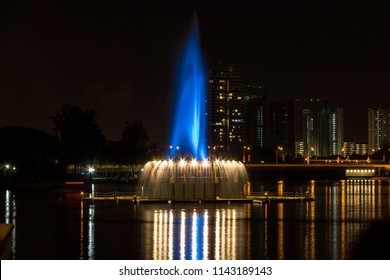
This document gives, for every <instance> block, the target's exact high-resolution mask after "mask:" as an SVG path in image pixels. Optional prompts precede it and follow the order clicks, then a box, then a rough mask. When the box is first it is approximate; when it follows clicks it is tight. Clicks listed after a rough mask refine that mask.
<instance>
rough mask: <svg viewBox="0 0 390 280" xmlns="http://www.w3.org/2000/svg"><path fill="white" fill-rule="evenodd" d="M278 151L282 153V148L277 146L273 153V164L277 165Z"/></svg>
mask: <svg viewBox="0 0 390 280" xmlns="http://www.w3.org/2000/svg"><path fill="white" fill-rule="evenodd" d="M279 151H280V152H282V153H283V147H281V146H278V147H277V148H276V151H275V162H276V164H278V154H279Z"/></svg>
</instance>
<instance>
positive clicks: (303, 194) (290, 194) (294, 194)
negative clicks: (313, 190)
mask: <svg viewBox="0 0 390 280" xmlns="http://www.w3.org/2000/svg"><path fill="white" fill-rule="evenodd" d="M309 195H310V194H309V192H283V193H278V192H268V191H264V192H251V194H250V196H265V197H267V196H270V197H271V196H279V197H282V198H283V197H309Z"/></svg>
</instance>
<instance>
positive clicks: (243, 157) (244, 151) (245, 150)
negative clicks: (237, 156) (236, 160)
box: [242, 146, 251, 163]
mask: <svg viewBox="0 0 390 280" xmlns="http://www.w3.org/2000/svg"><path fill="white" fill-rule="evenodd" d="M250 150H251V148H250V147H249V146H244V148H243V150H242V162H243V163H245V162H246V156H247V155H248V162H250V161H251V155H250V154H249V151H250ZM247 151H248V153H247Z"/></svg>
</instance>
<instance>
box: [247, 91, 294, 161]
mask: <svg viewBox="0 0 390 280" xmlns="http://www.w3.org/2000/svg"><path fill="white" fill-rule="evenodd" d="M268 90H269V89H268V88H266V87H259V86H249V85H246V86H245V87H244V94H245V98H244V100H245V105H246V118H245V120H246V130H247V134H246V144H247V145H248V146H250V147H252V148H256V149H257V150H259V149H268V150H269V151H274V152H275V153H276V152H277V153H279V154H280V156H283V157H284V156H286V155H288V156H290V157H294V156H295V104H294V101H289V100H269V99H268Z"/></svg>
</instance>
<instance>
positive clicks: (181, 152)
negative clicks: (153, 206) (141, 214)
mask: <svg viewBox="0 0 390 280" xmlns="http://www.w3.org/2000/svg"><path fill="white" fill-rule="evenodd" d="M179 61H180V63H179V67H178V73H177V75H176V76H177V83H176V98H175V102H176V104H175V110H174V116H173V117H174V118H173V121H172V124H173V129H172V134H171V143H172V145H171V149H170V153H169V158H168V159H160V160H154V161H150V162H148V163H146V165H145V166H144V170H143V172H142V173H141V176H140V179H139V183H138V194H139V195H140V196H142V197H144V198H147V199H150V200H165V201H171V202H172V201H202V200H216V199H218V198H241V197H245V196H246V195H247V194H248V189H249V182H248V175H247V172H246V169H245V167H244V165H243V164H242V163H241V162H239V161H232V160H215V159H213V160H210V159H209V158H208V153H207V145H206V142H207V75H206V70H205V66H204V65H205V64H204V61H203V57H202V53H201V48H200V40H199V30H198V23H197V20H196V18H195V19H194V22H193V25H192V29H191V32H190V34H189V37H188V40H187V43H186V45H185V47H184V51H183V53H182V55H181V57H180V59H179Z"/></svg>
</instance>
